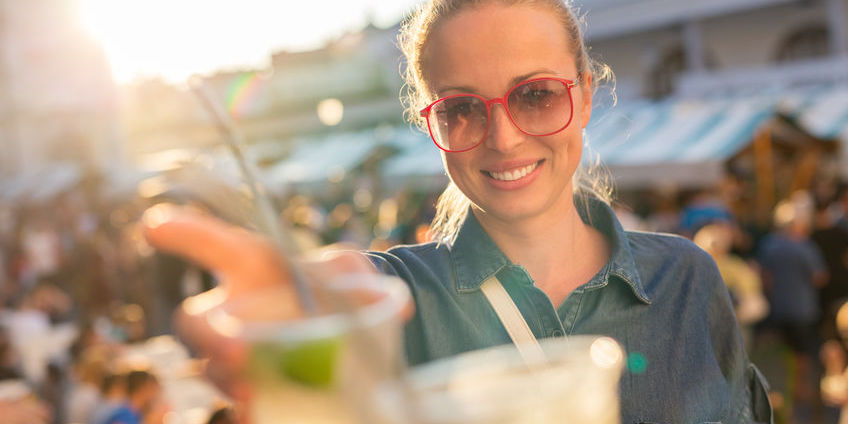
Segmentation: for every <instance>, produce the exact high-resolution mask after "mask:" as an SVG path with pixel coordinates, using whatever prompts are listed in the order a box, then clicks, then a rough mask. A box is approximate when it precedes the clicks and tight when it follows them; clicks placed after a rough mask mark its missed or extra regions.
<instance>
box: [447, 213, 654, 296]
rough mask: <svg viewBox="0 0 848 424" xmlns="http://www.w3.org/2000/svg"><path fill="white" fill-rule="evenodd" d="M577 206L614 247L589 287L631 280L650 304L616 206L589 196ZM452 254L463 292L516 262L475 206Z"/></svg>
mask: <svg viewBox="0 0 848 424" xmlns="http://www.w3.org/2000/svg"><path fill="white" fill-rule="evenodd" d="M575 204H576V205H577V206H578V207H577V210H578V211H579V212H580V216H581V218H583V221H584V222H586V223H588V224H589V225H591V226H592V227H594V228H595V229H597V230H598V231H600V232H601V233H602V234H603V235H604V236H605V237H606V239H607V241H609V243H610V247H611V249H612V252H611V255H610V259H609V262H607V264H606V265H605V266H604V267H603V268H602V269H601V271H600V273H602V274H603V275H598V276H599V277H601V278H599V279H594V278H593V279H592V282H590V283H589V284H588V285H587V286H586V287H587V288H589V286H603V285H606V284H607V282H608V281H609V277H610V276H614V277H616V278H618V279H620V280H621V281H623V282H624V283H625V284H627V285H628V286H629V287H630V289H631V290H632V291H633V294H634V296H636V297H637V298H638V299H639V300H640V301H642V302H644V303H647V304H650V303H651V300H650V298H648V295H647V294H646V293H645V289H644V286H643V285H642V280H641V278H640V277H639V272H638V270H637V269H636V262H635V261H634V260H633V252H632V251H631V250H630V243H629V242H628V240H627V234H626V233H625V231H624V229H623V228H622V227H621V223H619V222H618V218H616V216H615V213H614V212H613V210H612V208H610V206H609V205H608V204H606V203H604V202H603V201H601V200H599V199H597V198H594V197H589V196H577V197H575ZM451 257H452V262H453V267H454V272H455V273H456V289H457V291H459V292H469V291H475V290H478V289H479V288H480V285H482V284H483V282H484V281H486V280H487V279H489V277H491V276H493V275H495V274H497V273H498V272H499V271H500V270H501V269H503V268H504V267H507V266H510V265H513V264H512V262H510V260H509V259H508V258H507V257H506V255H504V254H503V252H502V251H501V250H500V248H498V246H497V245H496V244H495V242H494V241H492V239H491V238H490V237H489V235H488V234H487V233H486V231H485V230H484V229H483V227H482V226H481V225H480V223H479V222H478V221H477V218H475V217H474V214H473V213H472V212H471V210H469V211H468V214H467V216H466V218H465V221H464V222H463V224H462V226H461V227H460V229H459V233H458V234H457V236H456V240H455V241H454V242H453V244H452V246H451Z"/></svg>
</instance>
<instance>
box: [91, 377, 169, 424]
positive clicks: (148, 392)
mask: <svg viewBox="0 0 848 424" xmlns="http://www.w3.org/2000/svg"><path fill="white" fill-rule="evenodd" d="M126 387H127V395H126V399H125V401H124V402H123V403H122V404H121V406H119V407H118V409H117V410H115V411H114V412H113V413H112V415H111V416H110V417H109V418H108V419H107V420H106V422H105V424H142V423H146V424H147V423H150V424H152V423H151V421H155V420H145V417H146V416H147V415H148V414H153V413H154V412H155V408H156V407H157V405H159V404H160V399H159V398H160V396H161V392H162V386H161V385H160V384H159V379H158V378H156V376H155V375H153V374H152V373H151V372H149V371H144V370H134V371H130V372H129V373H128V374H127V376H126Z"/></svg>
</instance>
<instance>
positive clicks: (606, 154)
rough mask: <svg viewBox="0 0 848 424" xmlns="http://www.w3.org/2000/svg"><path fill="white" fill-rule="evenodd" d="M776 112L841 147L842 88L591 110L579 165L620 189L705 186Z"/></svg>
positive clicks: (846, 117)
mask: <svg viewBox="0 0 848 424" xmlns="http://www.w3.org/2000/svg"><path fill="white" fill-rule="evenodd" d="M778 114H782V115H784V116H786V117H787V118H789V119H791V120H794V121H796V122H797V123H798V126H799V127H800V128H801V129H803V130H804V131H806V132H808V133H809V134H811V135H813V136H814V137H817V138H820V139H826V140H836V139H842V140H843V142H846V141H845V140H846V139H848V84H830V85H820V86H808V87H800V88H793V89H791V90H783V91H775V92H768V93H757V94H747V95H737V96H730V97H728V96H722V97H719V96H716V97H711V98H684V99H677V98H670V99H666V100H663V101H660V102H649V101H636V102H633V103H625V104H621V105H618V106H616V107H614V108H611V109H606V110H595V111H593V119H592V123H591V124H590V125H589V126H588V127H587V129H586V133H587V139H586V143H587V153H585V154H584V160H592V161H594V160H596V159H598V160H600V162H601V163H603V164H605V165H607V166H608V167H609V168H610V170H611V171H612V174H613V175H614V177H615V178H616V183H617V185H618V186H619V187H622V188H627V187H635V186H645V185H653V184H662V183H666V182H673V183H674V184H676V185H678V186H681V187H697V186H705V185H711V184H714V183H715V182H717V181H718V179H719V178H720V177H721V176H722V174H723V172H724V171H723V167H724V163H725V162H726V161H727V160H728V159H730V158H731V157H733V156H734V155H735V154H737V153H739V152H740V151H741V150H743V149H744V148H745V147H747V146H748V145H749V144H750V143H751V142H752V141H753V139H754V137H755V135H756V134H757V133H758V131H760V129H761V128H762V127H763V126H764V125H765V124H766V123H767V122H768V121H770V120H771V119H773V118H774V117H775V116H777V115H778ZM846 143H848V142H846ZM844 150H845V149H844V148H843V151H844ZM593 153H594V154H593Z"/></svg>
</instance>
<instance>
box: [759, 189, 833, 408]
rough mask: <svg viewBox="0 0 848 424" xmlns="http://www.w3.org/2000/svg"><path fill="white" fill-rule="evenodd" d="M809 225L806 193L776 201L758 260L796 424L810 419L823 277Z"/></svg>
mask: <svg viewBox="0 0 848 424" xmlns="http://www.w3.org/2000/svg"><path fill="white" fill-rule="evenodd" d="M812 224H813V204H812V200H811V199H810V197H809V196H808V195H806V193H804V192H798V193H796V194H794V195H793V196H792V198H790V199H787V200H784V201H782V202H780V203H778V205H777V207H776V208H775V211H774V226H775V228H776V230H775V231H774V232H772V233H771V234H769V235H767V236H766V237H765V239H764V240H763V241H762V242H761V244H760V248H759V252H758V256H757V257H758V261H759V263H760V265H761V266H762V278H763V287H764V288H765V292H766V297H767V298H768V300H769V304H770V315H769V323H770V324H771V325H773V326H775V328H776V329H777V330H778V332H779V333H780V334H781V336H782V337H783V340H784V341H785V343H786V344H787V345H788V346H789V348H790V350H791V357H790V360H791V362H792V365H791V366H790V368H789V369H792V370H794V379H793V381H794V382H795V386H794V388H793V393H792V397H793V415H794V416H795V419H796V421H798V422H806V421H808V420H809V419H811V414H812V413H813V407H814V402H815V399H816V396H815V395H816V392H817V390H816V387H817V385H816V381H817V380H818V379H817V377H816V376H815V370H814V366H815V362H814V358H816V357H817V355H818V351H819V343H820V341H819V338H818V320H819V315H820V314H821V311H820V309H819V301H818V292H817V289H818V288H819V287H821V286H823V285H824V284H825V283H826V282H827V278H828V276H827V268H826V266H825V263H824V259H823V258H822V256H821V252H820V251H819V249H818V248H817V247H816V245H815V244H813V242H812V241H811V240H810V233H811V231H812Z"/></svg>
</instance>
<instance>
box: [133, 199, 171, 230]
mask: <svg viewBox="0 0 848 424" xmlns="http://www.w3.org/2000/svg"><path fill="white" fill-rule="evenodd" d="M173 215H174V207H173V205H169V204H167V203H160V204H158V205H156V206H153V207H151V208H149V209H147V210H146V211H144V215H143V216H142V217H141V222H142V223H143V224H144V226H145V227H147V228H150V229H154V228H157V227H159V226H160V225H162V224H164V223H165V222H167V221H168V220H170V218H171V217H172V216H173Z"/></svg>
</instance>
